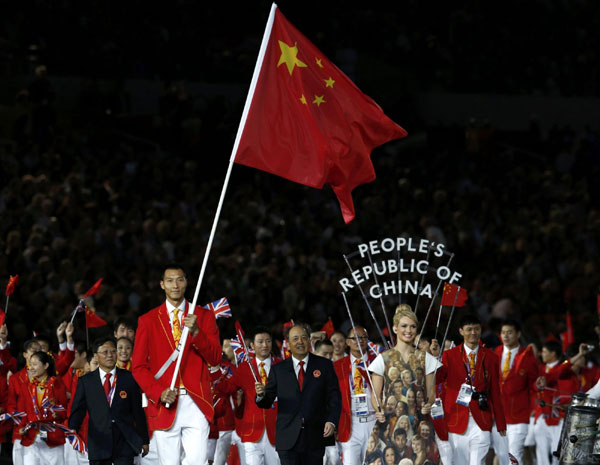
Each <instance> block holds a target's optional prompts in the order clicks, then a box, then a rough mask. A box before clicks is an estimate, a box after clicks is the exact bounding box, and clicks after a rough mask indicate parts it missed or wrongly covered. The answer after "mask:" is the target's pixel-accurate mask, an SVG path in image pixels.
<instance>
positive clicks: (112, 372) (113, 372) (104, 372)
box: [98, 365, 117, 382]
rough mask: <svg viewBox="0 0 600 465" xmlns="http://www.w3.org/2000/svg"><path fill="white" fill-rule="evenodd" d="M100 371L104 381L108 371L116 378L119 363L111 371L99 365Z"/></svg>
mask: <svg viewBox="0 0 600 465" xmlns="http://www.w3.org/2000/svg"><path fill="white" fill-rule="evenodd" d="M98 372H99V373H100V379H101V380H102V382H104V378H106V374H107V373H110V374H111V375H112V378H113V379H114V377H115V375H116V374H117V365H115V367H114V368H113V369H112V370H111V371H104V370H103V369H102V368H100V367H98Z"/></svg>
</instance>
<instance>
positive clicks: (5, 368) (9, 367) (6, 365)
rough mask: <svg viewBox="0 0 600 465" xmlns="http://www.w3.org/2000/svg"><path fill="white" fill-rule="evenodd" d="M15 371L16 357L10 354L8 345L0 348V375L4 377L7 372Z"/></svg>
mask: <svg viewBox="0 0 600 465" xmlns="http://www.w3.org/2000/svg"><path fill="white" fill-rule="evenodd" d="M9 371H10V372H12V373H16V372H17V359H16V358H14V357H13V356H12V354H11V353H10V350H9V349H8V347H6V348H4V349H1V350H0V376H4V377H5V378H6V374H7V373H8V372H9Z"/></svg>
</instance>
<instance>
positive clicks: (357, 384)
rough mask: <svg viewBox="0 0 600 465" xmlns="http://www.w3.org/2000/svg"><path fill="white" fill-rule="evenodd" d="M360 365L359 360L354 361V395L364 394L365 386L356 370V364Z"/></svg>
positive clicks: (358, 371)
mask: <svg viewBox="0 0 600 465" xmlns="http://www.w3.org/2000/svg"><path fill="white" fill-rule="evenodd" d="M359 363H360V360H358V359H356V360H355V361H354V374H353V377H354V394H364V393H365V386H364V384H363V377H362V375H361V374H360V370H359V369H358V364H359Z"/></svg>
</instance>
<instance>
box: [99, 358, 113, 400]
mask: <svg viewBox="0 0 600 465" xmlns="http://www.w3.org/2000/svg"><path fill="white" fill-rule="evenodd" d="M98 373H99V374H100V384H102V387H104V380H105V379H106V374H107V373H110V374H111V377H110V385H111V386H112V384H113V381H114V380H115V376H117V366H116V365H115V367H114V368H113V369H112V370H111V371H104V370H103V369H102V368H100V367H98ZM116 386H117V385H116V384H115V387H116ZM115 391H116V389H113V390H112V392H111V393H110V402H109V403H108V404H109V405H111V404H112V400H113V397H114V396H115Z"/></svg>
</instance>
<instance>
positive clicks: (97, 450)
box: [69, 337, 149, 465]
mask: <svg viewBox="0 0 600 465" xmlns="http://www.w3.org/2000/svg"><path fill="white" fill-rule="evenodd" d="M92 348H93V351H94V353H95V354H96V357H97V358H98V365H99V368H98V369H97V370H94V371H92V372H91V373H88V374H87V375H85V376H82V377H81V378H79V383H78V384H77V390H76V391H75V397H74V399H73V406H72V407H71V416H70V417H69V428H71V429H74V430H75V431H79V428H80V427H81V424H82V422H83V419H84V417H85V414H86V413H89V430H88V453H89V459H90V464H91V465H109V464H113V463H114V464H118V465H130V464H133V458H134V457H135V456H137V455H138V454H139V453H140V452H142V454H143V455H146V454H147V453H148V444H149V438H148V427H147V425H146V416H145V415H144V410H143V408H142V395H141V391H140V388H139V386H138V385H137V383H136V382H135V379H134V378H133V375H132V374H131V373H130V372H129V371H127V370H122V369H121V368H117V367H116V364H117V341H116V340H115V339H114V338H112V337H105V338H102V339H98V340H97V341H95V342H94V344H93V347H92Z"/></svg>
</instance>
